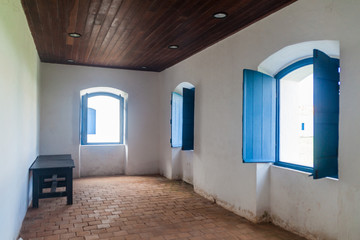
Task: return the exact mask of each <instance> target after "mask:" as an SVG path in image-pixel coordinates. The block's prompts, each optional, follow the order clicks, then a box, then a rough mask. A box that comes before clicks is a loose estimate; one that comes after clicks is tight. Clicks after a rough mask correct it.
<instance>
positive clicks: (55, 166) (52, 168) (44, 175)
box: [30, 154, 75, 208]
mask: <svg viewBox="0 0 360 240" xmlns="http://www.w3.org/2000/svg"><path fill="white" fill-rule="evenodd" d="M74 167H75V165H74V161H73V160H72V159H71V155H70V154H63V155H40V156H38V157H37V158H36V160H35V161H34V162H33V164H32V165H31V167H30V170H31V171H32V172H33V194H32V195H33V200H32V206H33V208H38V207H39V199H40V198H53V197H67V204H68V205H71V204H72V199H73V197H72V194H73V193H72V192H73V190H72V184H73V183H72V181H73V174H72V171H73V168H74ZM60 187H65V191H56V189H57V188H60ZM44 189H48V190H49V191H48V192H44V191H43V190H44Z"/></svg>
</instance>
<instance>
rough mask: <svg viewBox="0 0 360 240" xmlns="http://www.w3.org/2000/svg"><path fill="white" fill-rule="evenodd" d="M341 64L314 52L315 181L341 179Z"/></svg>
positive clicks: (316, 51)
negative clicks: (339, 156) (324, 178)
mask: <svg viewBox="0 0 360 240" xmlns="http://www.w3.org/2000/svg"><path fill="white" fill-rule="evenodd" d="M338 69H339V60H338V59H334V58H330V57H329V56H327V55H326V54H325V53H323V52H321V51H319V50H316V49H314V172H313V177H314V179H318V178H323V177H337V176H338V141H339V140H338V139H339V71H338Z"/></svg>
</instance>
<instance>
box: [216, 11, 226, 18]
mask: <svg viewBox="0 0 360 240" xmlns="http://www.w3.org/2000/svg"><path fill="white" fill-rule="evenodd" d="M213 17H214V18H217V19H223V18H226V17H227V13H226V12H217V13H214V14H213Z"/></svg>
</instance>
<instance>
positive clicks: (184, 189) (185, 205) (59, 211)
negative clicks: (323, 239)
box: [20, 176, 303, 240]
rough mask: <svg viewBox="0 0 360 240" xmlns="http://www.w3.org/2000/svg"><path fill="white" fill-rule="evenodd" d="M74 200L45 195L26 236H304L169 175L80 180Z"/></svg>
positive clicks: (251, 239) (163, 239) (291, 239)
mask: <svg viewBox="0 0 360 240" xmlns="http://www.w3.org/2000/svg"><path fill="white" fill-rule="evenodd" d="M73 202H74V204H73V205H70V206H69V205H66V198H52V199H41V200H40V201H39V208H38V209H32V208H30V209H29V210H28V212H27V214H26V217H25V220H24V222H23V226H22V230H21V233H20V236H21V237H22V238H23V239H24V240H30V239H34V240H35V239H38V240H53V239H55V240H62V239H74V240H77V239H84V240H94V239H110V240H111V239H116V240H123V239H124V240H131V239H132V240H137V239H140V240H143V239H146V240H148V239H152V240H172V239H176V240H203V239H209V240H211V239H216V240H219V239H221V240H232V239H237V240H246V239H247V240H262V239H266V240H270V239H271V240H303V238H301V237H299V236H297V235H294V234H292V233H290V232H287V231H285V230H283V229H281V228H278V227H276V226H273V225H271V224H253V223H250V222H248V221H247V220H245V219H244V218H242V217H239V216H237V215H235V214H233V213H231V212H229V211H227V210H225V209H223V208H221V207H220V206H218V205H216V204H213V203H212V202H210V201H208V200H206V199H204V198H202V197H201V196H199V195H198V194H196V193H195V192H194V191H193V189H192V186H191V185H188V184H185V183H182V182H180V181H170V180H167V179H165V178H163V177H159V176H153V177H129V176H118V177H99V178H82V179H75V180H74V200H73Z"/></svg>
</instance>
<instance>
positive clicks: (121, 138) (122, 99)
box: [119, 95, 125, 144]
mask: <svg viewBox="0 0 360 240" xmlns="http://www.w3.org/2000/svg"><path fill="white" fill-rule="evenodd" d="M119 101H120V119H119V120H120V143H121V144H124V120H125V119H124V113H125V112H124V104H125V103H124V98H123V97H122V96H121V95H119Z"/></svg>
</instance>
